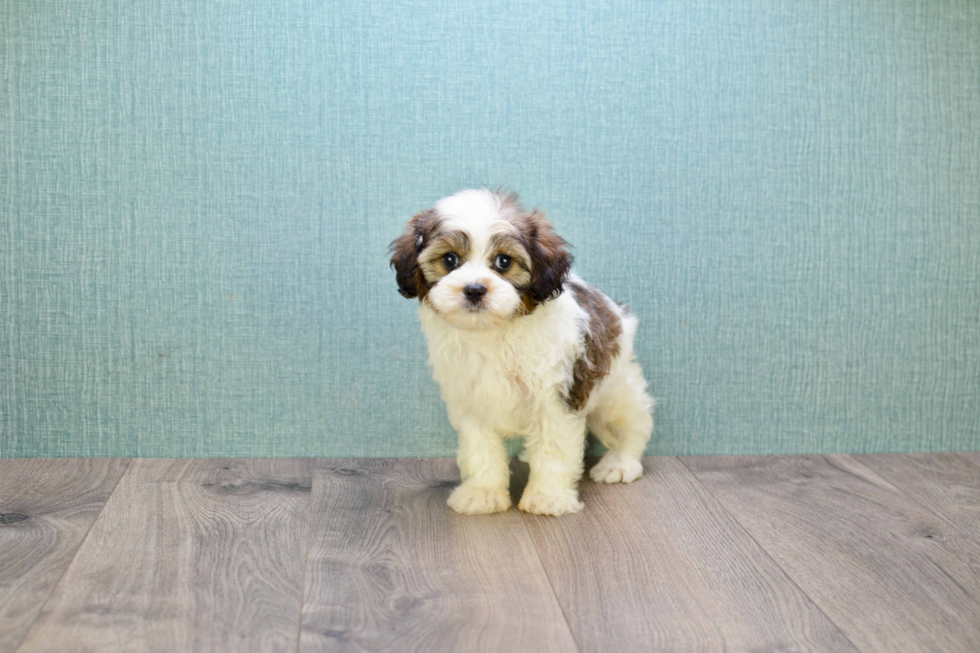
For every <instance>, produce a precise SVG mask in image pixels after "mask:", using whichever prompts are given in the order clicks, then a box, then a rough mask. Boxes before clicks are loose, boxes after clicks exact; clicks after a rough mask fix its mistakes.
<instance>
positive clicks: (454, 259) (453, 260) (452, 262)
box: [442, 252, 459, 270]
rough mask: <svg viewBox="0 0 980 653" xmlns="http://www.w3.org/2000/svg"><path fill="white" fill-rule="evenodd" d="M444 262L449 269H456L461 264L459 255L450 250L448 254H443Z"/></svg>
mask: <svg viewBox="0 0 980 653" xmlns="http://www.w3.org/2000/svg"><path fill="white" fill-rule="evenodd" d="M442 264H443V265H445V266H446V269H447V270H455V269H456V267H457V266H459V257H458V256H456V255H455V254H453V253H452V252H449V253H448V254H443V255H442Z"/></svg>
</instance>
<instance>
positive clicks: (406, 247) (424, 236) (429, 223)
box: [388, 209, 442, 301]
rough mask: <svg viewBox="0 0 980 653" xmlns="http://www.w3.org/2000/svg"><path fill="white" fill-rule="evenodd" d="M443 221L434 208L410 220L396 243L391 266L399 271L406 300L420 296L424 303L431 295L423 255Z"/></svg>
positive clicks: (396, 278)
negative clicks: (424, 271)
mask: <svg viewBox="0 0 980 653" xmlns="http://www.w3.org/2000/svg"><path fill="white" fill-rule="evenodd" d="M441 223H442V219H441V218H440V217H439V216H438V214H437V213H436V212H435V211H434V210H433V209H426V210H425V211H422V212H421V213H418V214H416V215H415V216H413V217H412V219H411V220H409V221H408V226H407V227H405V232H404V233H403V234H402V235H401V236H399V237H398V238H396V239H395V240H394V241H392V243H391V245H390V246H389V247H388V251H389V252H391V263H390V265H391V267H393V268H394V269H395V280H396V281H397V282H398V292H400V293H401V295H402V297H408V298H409V299H411V298H412V297H418V298H419V300H420V301H421V300H422V299H425V296H426V294H428V292H429V284H428V283H427V282H426V280H425V275H423V274H422V268H420V267H419V254H420V253H421V252H422V250H424V249H425V248H426V246H427V245H428V244H429V242H430V241H431V240H432V238H433V237H434V236H435V235H436V232H437V231H438V229H439V225H440V224H441Z"/></svg>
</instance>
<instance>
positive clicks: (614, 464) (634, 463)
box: [589, 451, 643, 483]
mask: <svg viewBox="0 0 980 653" xmlns="http://www.w3.org/2000/svg"><path fill="white" fill-rule="evenodd" d="M589 476H591V477H592V480H593V481H595V482H596V483H632V482H633V481H635V480H636V479H638V478H640V477H641V476H643V465H642V464H640V461H639V460H637V459H636V458H630V457H629V456H626V455H624V454H621V453H619V452H616V451H610V452H608V453H607V454H606V455H605V456H603V457H602V460H600V461H599V462H597V463H596V465H595V467H593V468H592V469H591V470H590V471H589Z"/></svg>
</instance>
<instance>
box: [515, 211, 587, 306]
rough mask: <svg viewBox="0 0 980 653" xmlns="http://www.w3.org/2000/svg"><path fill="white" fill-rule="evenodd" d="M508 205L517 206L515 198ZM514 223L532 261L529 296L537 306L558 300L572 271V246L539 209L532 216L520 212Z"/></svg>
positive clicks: (532, 212) (531, 213)
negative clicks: (569, 249)
mask: <svg viewBox="0 0 980 653" xmlns="http://www.w3.org/2000/svg"><path fill="white" fill-rule="evenodd" d="M508 201H510V202H512V203H516V199H513V196H508ZM516 206H519V205H516ZM512 223H513V224H514V226H515V227H517V230H518V231H519V232H520V234H521V237H522V238H523V240H524V248H525V249H526V250H527V253H528V255H529V256H530V258H531V280H530V282H529V283H528V288H527V291H526V292H527V293H528V294H530V296H531V300H533V302H534V303H535V304H540V303H542V302H546V301H548V300H549V299H554V298H555V297H557V296H558V295H560V294H561V293H562V287H563V285H564V283H565V277H566V276H567V275H568V271H569V270H570V269H571V267H572V260H573V259H572V255H571V253H569V251H568V246H569V245H568V242H566V241H565V239H564V238H562V237H561V236H559V235H558V234H556V233H555V228H554V227H553V226H552V224H551V222H549V221H548V218H547V217H546V216H545V214H544V213H543V212H541V211H538V210H537V209H535V210H533V211H531V212H530V213H525V212H523V211H520V213H519V214H518V215H517V216H516V217H515V218H514V219H513V221H512Z"/></svg>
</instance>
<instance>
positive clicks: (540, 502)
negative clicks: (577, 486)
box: [517, 490, 585, 517]
mask: <svg viewBox="0 0 980 653" xmlns="http://www.w3.org/2000/svg"><path fill="white" fill-rule="evenodd" d="M517 507H518V508H519V509H521V510H523V511H524V512H529V513H531V514H534V515H552V516H554V517H558V516H559V515H569V514H571V513H573V512H578V511H579V510H581V509H582V508H584V507H585V504H584V503H582V502H581V501H579V500H578V492H576V491H575V490H562V491H559V492H554V493H550V492H549V493H545V492H534V493H530V494H529V493H527V492H525V493H524V496H522V497H521V501H520V503H518V504H517Z"/></svg>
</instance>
